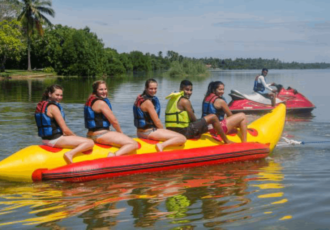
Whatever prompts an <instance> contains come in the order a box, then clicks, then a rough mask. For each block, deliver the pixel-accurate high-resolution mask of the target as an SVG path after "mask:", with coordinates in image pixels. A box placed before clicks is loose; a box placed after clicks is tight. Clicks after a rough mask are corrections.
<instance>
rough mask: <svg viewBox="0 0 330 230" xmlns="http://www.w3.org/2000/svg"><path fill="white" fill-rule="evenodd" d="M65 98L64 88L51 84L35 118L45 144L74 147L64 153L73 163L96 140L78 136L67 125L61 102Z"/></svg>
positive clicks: (90, 147)
mask: <svg viewBox="0 0 330 230" xmlns="http://www.w3.org/2000/svg"><path fill="white" fill-rule="evenodd" d="M62 99H63V88H62V87H61V86H59V85H52V86H49V87H48V88H47V89H46V91H45V92H44V94H43V96H42V100H41V101H40V102H39V103H38V105H37V108H36V111H35V120H36V123H37V127H38V135H39V136H40V137H41V138H42V143H43V144H44V145H47V146H50V147H56V148H68V149H72V150H70V151H68V152H66V153H65V154H64V159H65V160H66V161H67V162H68V163H70V164H71V163H72V158H73V157H74V156H75V155H76V154H77V153H80V152H84V151H88V150H90V149H92V148H93V146H94V142H93V141H91V140H89V139H87V138H84V137H79V136H76V135H75V134H74V133H73V132H72V131H71V130H70V129H69V128H68V126H67V125H66V123H65V120H64V111H63V109H62V107H61V105H60V104H59V103H60V102H61V100H62Z"/></svg>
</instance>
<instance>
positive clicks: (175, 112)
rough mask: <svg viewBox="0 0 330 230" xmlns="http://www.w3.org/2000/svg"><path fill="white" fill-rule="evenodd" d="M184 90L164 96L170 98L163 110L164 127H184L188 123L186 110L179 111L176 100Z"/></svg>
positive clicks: (177, 100)
mask: <svg viewBox="0 0 330 230" xmlns="http://www.w3.org/2000/svg"><path fill="white" fill-rule="evenodd" d="M183 95H184V92H183V91H181V92H179V93H171V94H170V95H168V96H167V97H166V99H170V100H169V101H168V103H167V106H166V110H165V126H166V128H169V127H172V128H186V127H188V126H189V124H190V119H189V116H188V112H187V111H181V110H179V109H178V102H179V100H180V99H181V97H182V96H183Z"/></svg>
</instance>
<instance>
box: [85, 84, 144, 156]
mask: <svg viewBox="0 0 330 230" xmlns="http://www.w3.org/2000/svg"><path fill="white" fill-rule="evenodd" d="M92 87H93V93H92V94H91V95H90V96H89V98H88V100H87V102H86V104H85V108H84V116H85V127H86V128H87V129H88V132H87V137H88V138H90V139H92V140H93V141H94V142H95V143H98V144H104V145H112V146H116V147H119V149H118V150H117V151H116V152H115V153H112V152H109V154H108V157H113V156H120V155H123V154H128V153H130V152H132V151H134V150H136V149H138V147H139V146H138V143H137V142H136V141H134V140H133V139H132V138H130V137H128V136H126V135H125V134H123V131H122V130H121V128H120V125H119V122H118V120H117V118H116V117H115V115H114V114H113V112H112V106H111V103H110V100H109V99H108V89H107V85H106V83H105V82H104V81H102V80H99V81H95V82H94V83H93V85H92ZM111 125H112V126H113V128H114V129H115V130H116V131H111V130H110V126H111Z"/></svg>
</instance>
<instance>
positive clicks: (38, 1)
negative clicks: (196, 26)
mask: <svg viewBox="0 0 330 230" xmlns="http://www.w3.org/2000/svg"><path fill="white" fill-rule="evenodd" d="M12 2H14V3H15V4H17V5H19V6H21V9H22V10H21V13H20V14H19V15H18V18H17V20H18V21H21V22H22V26H23V28H24V30H25V32H26V36H27V47H28V71H31V60H30V50H31V37H32V34H33V33H34V31H37V32H38V34H39V35H41V36H42V35H43V34H44V30H43V28H42V26H43V25H44V24H45V25H49V26H52V23H51V22H50V21H49V20H48V19H47V18H46V17H45V15H44V14H47V15H50V16H52V17H54V16H55V11H54V10H53V9H52V8H51V6H52V1H51V0H21V1H19V0H12Z"/></svg>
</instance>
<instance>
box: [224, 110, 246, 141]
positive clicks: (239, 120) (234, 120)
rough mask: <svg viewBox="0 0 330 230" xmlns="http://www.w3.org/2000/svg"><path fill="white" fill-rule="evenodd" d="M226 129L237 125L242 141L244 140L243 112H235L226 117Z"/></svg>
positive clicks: (244, 123)
mask: <svg viewBox="0 0 330 230" xmlns="http://www.w3.org/2000/svg"><path fill="white" fill-rule="evenodd" d="M226 121H227V128H228V131H231V130H233V129H235V128H237V127H239V128H240V130H241V135H242V142H246V136H247V134H246V133H247V119H246V116H245V114H244V113H237V114H234V115H232V116H230V117H227V118H226Z"/></svg>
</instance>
